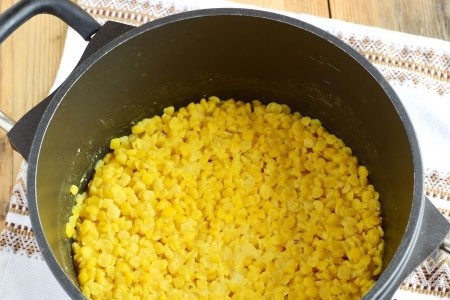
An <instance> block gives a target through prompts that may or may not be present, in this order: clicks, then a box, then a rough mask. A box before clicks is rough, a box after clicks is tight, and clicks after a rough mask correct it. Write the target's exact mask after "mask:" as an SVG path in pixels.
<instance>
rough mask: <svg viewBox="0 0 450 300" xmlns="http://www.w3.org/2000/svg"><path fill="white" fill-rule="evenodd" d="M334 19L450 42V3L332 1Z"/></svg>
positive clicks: (423, 0) (432, 0)
mask: <svg viewBox="0 0 450 300" xmlns="http://www.w3.org/2000/svg"><path fill="white" fill-rule="evenodd" d="M330 11H331V17H332V18H335V19H341V20H345V21H349V22H353V23H358V24H365V25H371V26H377V27H382V28H386V29H391V30H396V31H402V32H407V33H411V34H417V35H423V36H428V37H434V38H439V39H443V40H447V41H450V1H442V0H415V1H410V0H361V1H354V0H330Z"/></svg>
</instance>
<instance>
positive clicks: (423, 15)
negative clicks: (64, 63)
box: [0, 0, 450, 229]
mask: <svg viewBox="0 0 450 300" xmlns="http://www.w3.org/2000/svg"><path fill="white" fill-rule="evenodd" d="M14 2H17V1H15V0H1V1H0V11H4V10H5V9H7V8H8V7H10V6H11V5H12V3H14ZM238 2H242V3H247V4H256V5H260V6H264V7H268V8H273V9H281V10H289V11H294V12H305V13H309V14H313V15H317V16H322V17H329V18H335V19H341V20H346V21H350V22H354V23H359V24H366V25H372V26H377V27H382V28H387V29H392V30H397V31H403V32H408V33H413V34H418V35H424V36H430V37H435V38H440V39H444V40H450V36H449V34H450V2H449V1H446V0H415V1H410V0H358V1H355V0H238ZM66 30H67V26H66V25H65V24H64V23H63V22H61V21H60V20H58V19H56V18H54V17H51V16H38V17H36V18H33V19H32V20H30V21H29V22H27V23H26V24H25V25H23V26H22V27H21V28H19V29H18V30H17V31H16V32H15V33H14V34H13V35H12V36H11V37H10V38H8V39H7V40H6V41H5V42H4V43H3V44H2V45H1V46H0V108H1V109H2V110H3V111H4V112H6V113H7V114H9V115H10V116H12V117H13V118H15V119H19V118H20V117H21V116H22V115H23V114H24V113H25V112H26V111H28V110H29V109H30V108H31V107H33V106H34V105H35V104H36V103H37V102H38V101H39V100H40V99H42V98H44V97H45V96H46V95H47V93H48V90H49V88H50V87H51V85H52V83H53V80H54V78H55V75H56V71H57V69H58V65H59V62H60V58H61V54H62V51H63V46H64V39H65V34H66ZM21 161H22V158H21V157H20V155H19V154H17V153H14V152H13V150H12V149H11V147H10V145H9V142H8V140H7V138H6V135H5V133H3V132H0V229H1V228H2V226H3V221H2V220H3V219H4V216H5V214H6V210H7V205H8V201H9V198H10V194H11V190H12V188H13V185H14V182H15V177H16V174H17V172H18V169H19V167H20V163H21Z"/></svg>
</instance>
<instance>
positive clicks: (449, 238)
mask: <svg viewBox="0 0 450 300" xmlns="http://www.w3.org/2000/svg"><path fill="white" fill-rule="evenodd" d="M420 228H421V229H420V233H419V237H418V239H417V242H416V244H415V246H414V250H413V253H412V255H411V259H410V260H409V261H408V264H407V266H406V268H405V271H406V273H405V274H406V275H407V274H409V273H411V272H412V271H413V270H414V269H415V268H416V267H417V266H418V265H420V264H421V263H422V262H423V260H425V259H426V258H427V257H428V256H429V255H430V254H431V253H433V251H435V250H436V249H437V248H438V247H440V248H441V249H443V250H444V251H446V252H447V253H450V251H449V250H450V234H449V232H450V223H449V222H448V221H447V219H446V218H445V217H444V216H443V215H442V214H441V213H440V212H439V210H438V209H437V208H436V207H435V206H434V205H433V203H431V200H430V199H428V198H427V197H425V209H424V214H423V219H422V224H421V226H420ZM406 275H405V278H406Z"/></svg>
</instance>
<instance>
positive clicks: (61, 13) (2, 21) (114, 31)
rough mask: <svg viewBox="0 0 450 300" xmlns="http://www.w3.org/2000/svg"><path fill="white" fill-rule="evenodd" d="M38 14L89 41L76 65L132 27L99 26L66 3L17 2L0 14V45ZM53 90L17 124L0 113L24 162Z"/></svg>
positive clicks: (60, 0) (1, 124)
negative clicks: (61, 24)
mask: <svg viewBox="0 0 450 300" xmlns="http://www.w3.org/2000/svg"><path fill="white" fill-rule="evenodd" d="M38 14H51V15H54V16H56V17H58V18H60V19H62V20H63V21H64V22H66V23H67V24H68V25H69V26H70V27H72V28H73V29H74V30H75V31H77V32H78V33H79V34H80V35H81V36H82V37H83V38H84V39H85V40H86V41H90V42H89V44H88V46H87V47H86V49H85V51H84V53H83V56H82V57H81V59H80V61H79V63H78V64H80V63H81V62H82V61H84V60H85V59H86V58H87V57H89V56H90V55H91V54H92V53H94V52H95V51H97V50H98V49H99V48H101V47H102V46H103V45H105V44H106V43H107V42H109V41H111V40H112V39H113V38H115V37H117V36H118V35H120V34H122V33H124V32H126V31H128V30H130V29H131V28H133V27H132V26H128V25H124V24H120V23H116V22H106V24H105V25H104V26H101V25H100V24H99V23H98V22H97V21H96V20H95V19H94V18H93V17H92V16H91V15H89V14H88V13H87V12H85V11H84V10H83V9H82V8H80V7H79V6H77V5H76V4H74V3H72V2H71V1H70V0H38V1H36V0H21V1H19V2H17V3H16V4H14V5H13V6H11V7H10V8H9V9H8V10H6V11H5V12H3V13H2V14H1V15H0V43H1V42H3V41H4V40H5V39H6V38H7V37H8V36H9V35H10V34H11V33H12V32H14V30H16V29H17V28H18V27H19V26H20V25H22V24H23V23H25V22H26V21H27V20H29V19H30V18H32V17H33V16H35V15H38ZM57 90H58V89H56V91H57ZM56 91H55V92H53V93H52V94H50V95H49V96H48V97H47V98H45V99H44V100H42V101H41V102H40V103H39V104H37V105H36V106H35V107H34V108H33V109H32V110H30V111H29V112H28V113H26V114H25V115H24V116H23V117H22V118H21V119H20V120H19V121H18V122H17V123H15V121H14V120H13V119H11V118H10V117H8V115H7V114H5V113H4V112H2V111H1V110H0V129H3V130H4V131H6V132H7V134H8V138H9V141H10V143H11V146H12V147H13V149H14V150H16V151H17V152H19V153H20V154H21V155H22V156H23V157H24V158H25V159H28V156H29V153H30V149H31V144H32V142H33V138H34V135H35V132H36V129H37V126H38V124H39V122H40V120H41V117H42V115H43V113H44V111H45V109H46V108H47V106H48V104H49V102H50V100H51V99H52V98H53V96H54V94H55V93H56Z"/></svg>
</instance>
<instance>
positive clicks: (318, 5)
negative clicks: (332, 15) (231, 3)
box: [235, 0, 329, 17]
mask: <svg viewBox="0 0 450 300" xmlns="http://www.w3.org/2000/svg"><path fill="white" fill-rule="evenodd" d="M235 2H240V3H245V4H252V5H257V6H262V7H265V8H270V9H277V10H287V11H291V12H296V13H307V14H312V15H316V16H321V17H329V14H328V1H327V0H314V1H311V0H237V1H235Z"/></svg>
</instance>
